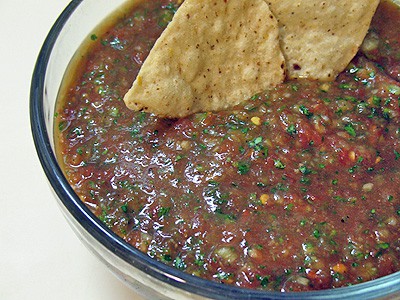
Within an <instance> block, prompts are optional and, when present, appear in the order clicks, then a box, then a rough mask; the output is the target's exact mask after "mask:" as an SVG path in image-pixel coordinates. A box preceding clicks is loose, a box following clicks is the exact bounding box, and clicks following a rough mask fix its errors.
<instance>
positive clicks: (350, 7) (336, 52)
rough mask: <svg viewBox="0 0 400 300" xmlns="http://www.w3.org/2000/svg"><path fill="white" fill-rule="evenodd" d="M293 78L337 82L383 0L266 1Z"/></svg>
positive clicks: (288, 71)
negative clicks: (380, 1)
mask: <svg viewBox="0 0 400 300" xmlns="http://www.w3.org/2000/svg"><path fill="white" fill-rule="evenodd" d="M266 2H267V3H268V5H269V6H270V9H271V11H272V13H273V14H274V15H275V17H276V18H277V19H278V23H279V30H280V33H279V34H280V40H281V49H282V51H283V54H284V56H285V60H286V68H287V74H288V77H289V78H310V79H318V80H333V79H335V77H336V76H337V74H339V73H340V72H341V71H343V70H344V69H345V68H346V66H347V65H348V64H349V62H350V61H351V59H352V58H353V57H354V55H355V54H356V53H357V51H358V48H359V47H360V45H361V43H362V41H363V39H364V37H365V35H366V34H367V31H368V28H369V25H370V22H371V19H372V17H373V15H374V13H375V10H376V8H377V6H378V4H379V0H335V1H321V0H299V1H293V0H266Z"/></svg>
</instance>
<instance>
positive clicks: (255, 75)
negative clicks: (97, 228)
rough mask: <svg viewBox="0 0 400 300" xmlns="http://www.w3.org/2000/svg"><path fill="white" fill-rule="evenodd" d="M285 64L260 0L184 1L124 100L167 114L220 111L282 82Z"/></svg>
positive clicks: (266, 9)
mask: <svg viewBox="0 0 400 300" xmlns="http://www.w3.org/2000/svg"><path fill="white" fill-rule="evenodd" d="M284 68H285V67H284V57H283V54H282V52H281V50H280V46H279V37H278V24H277V21H276V19H275V17H274V16H273V15H272V13H271V11H270V10H269V7H268V5H267V4H266V3H265V1H264V0H251V1H247V0H246V1H243V0H229V1H226V0H202V1H199V0H186V1H184V3H183V4H182V6H181V7H180V8H179V9H178V11H177V12H176V14H175V16H174V18H173V20H172V21H171V22H170V23H169V25H168V26H167V28H166V29H165V30H164V32H163V33H162V35H161V36H160V38H159V39H158V40H157V41H156V43H155V45H154V47H153V49H152V50H151V51H150V54H149V56H148V57H147V59H146V60H145V62H144V64H143V65H142V67H141V70H140V71H139V74H138V76H137V78H136V80H135V81H134V83H133V85H132V88H131V89H130V90H129V91H128V93H127V94H126V95H125V97H124V101H125V103H126V105H127V106H128V107H129V108H130V109H133V110H144V111H148V112H152V113H155V114H157V115H159V116H163V117H169V118H177V117H183V116H187V115H189V114H191V113H195V112H199V111H213V110H223V109H226V108H229V107H232V106H234V105H236V104H238V103H240V102H242V101H244V100H247V99H248V98H250V97H251V96H252V95H253V94H255V93H257V92H260V91H263V90H265V89H267V88H269V87H272V86H275V85H276V84H278V83H280V82H282V81H283V80H284Z"/></svg>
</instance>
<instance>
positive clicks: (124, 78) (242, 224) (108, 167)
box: [55, 0, 400, 291]
mask: <svg viewBox="0 0 400 300" xmlns="http://www.w3.org/2000/svg"><path fill="white" fill-rule="evenodd" d="M178 2H179V1H169V0H157V1H141V2H139V3H137V4H135V5H134V6H133V7H132V8H130V9H129V10H126V11H125V12H124V14H123V15H120V16H118V17H116V18H114V19H113V22H112V23H111V24H108V26H107V27H105V28H106V29H105V30H98V31H94V32H93V34H92V35H91V36H90V37H89V41H88V42H87V45H86V46H85V47H83V48H82V49H81V50H80V52H79V57H78V58H77V59H78V62H79V68H76V69H74V71H73V73H69V74H68V73H67V77H68V78H71V79H70V80H68V81H66V82H65V85H66V87H67V88H65V93H63V94H62V95H61V96H60V99H59V101H58V106H57V110H56V111H57V112H56V116H55V119H56V123H55V124H56V129H55V138H56V141H57V151H58V158H59V161H60V164H61V165H62V168H63V170H64V173H65V176H66V177H67V179H68V181H69V182H70V184H71V186H72V187H73V188H74V190H75V191H76V193H77V194H78V195H79V197H80V198H81V199H82V201H83V202H84V203H85V204H86V205H87V206H88V207H89V208H90V209H91V211H92V212H93V213H94V214H96V216H98V218H99V219H100V220H101V221H103V222H104V223H105V224H106V225H107V226H108V227H109V228H110V229H112V230H113V231H114V232H115V233H117V234H118V235H119V236H121V237H122V238H123V239H124V240H125V241H126V242H127V243H130V244H131V245H133V246H135V247H137V248H138V249H140V250H141V251H143V252H145V253H147V254H148V255H149V256H151V257H153V258H155V259H157V260H160V261H162V262H164V263H165V264H168V265H171V266H174V267H175V268H177V269H180V270H183V271H185V272H187V273H189V274H193V275H195V276H200V277H203V278H206V279H209V280H213V281H217V282H222V283H225V284H231V285H235V286H239V287H248V288H255V289H264V290H276V291H307V290H318V289H328V288H337V287H341V286H347V285H353V284H356V283H360V282H365V281H368V280H372V279H375V278H378V277H381V276H385V275H387V274H391V273H394V272H397V271H399V270H400V260H399V259H400V229H399V223H400V82H399V60H400V45H399V39H400V25H399V22H400V11H399V7H398V6H396V5H394V4H393V3H391V2H388V1H384V2H382V3H381V4H380V7H379V9H378V11H377V13H376V16H375V17H374V20H373V22H372V25H371V29H370V32H369V34H368V36H367V38H366V41H365V42H364V44H363V47H362V49H361V51H360V53H359V54H358V55H357V56H356V57H355V58H354V60H353V61H352V62H351V63H350V65H349V66H348V67H347V69H346V70H345V71H344V72H342V73H341V74H340V75H339V76H338V78H337V79H336V81H334V82H316V81H307V80H296V81H287V82H285V83H283V84H281V85H279V86H278V87H276V88H274V89H272V90H269V91H265V92H262V93H259V94H255V95H254V96H253V97H252V98H251V99H249V100H248V101H246V102H244V103H243V104H241V105H238V106H236V107H235V108H234V109H232V110H229V111H221V112H213V113H210V112H204V113H197V114H194V115H191V116H189V117H186V118H182V119H163V118H158V117H156V116H155V115H152V114H148V113H145V112H133V111H130V110H128V109H127V108H126V107H125V104H124V102H123V100H122V98H123V96H124V94H125V93H126V92H127V90H128V89H129V88H130V85H131V83H132V81H133V80H134V78H135V76H136V74H137V73H138V70H139V68H140V66H141V64H142V63H143V61H144V60H145V58H146V56H147V54H148V53H149V51H150V49H151V47H152V45H153V44H154V42H155V41H156V39H157V37H158V36H159V35H160V34H161V32H162V30H163V29H164V28H165V26H166V25H167V24H168V22H169V21H170V20H171V18H172V16H173V14H174V12H175V11H176V10H177V8H178V6H179V3H178ZM388 24H393V25H390V26H388ZM395 24H397V25H395ZM398 25H399V26H398ZM71 70H72V69H71ZM70 72H72V71H70Z"/></svg>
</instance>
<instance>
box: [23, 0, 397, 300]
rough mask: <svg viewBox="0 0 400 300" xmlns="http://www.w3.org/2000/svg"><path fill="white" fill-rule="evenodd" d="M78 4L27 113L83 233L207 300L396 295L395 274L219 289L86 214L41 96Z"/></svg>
mask: <svg viewBox="0 0 400 300" xmlns="http://www.w3.org/2000/svg"><path fill="white" fill-rule="evenodd" d="M82 2H83V0H73V1H71V2H70V3H69V5H68V6H67V7H66V8H65V9H64V11H63V12H62V13H61V15H60V16H59V17H58V19H57V20H56V22H55V23H54V25H53V26H52V28H51V29H50V31H49V33H48V35H47V37H46V39H45V41H44V43H43V46H42V48H41V50H40V52H39V55H38V58H37V61H36V65H35V69H34V72H33V75H32V81H31V90H30V104H29V105H30V107H29V113H30V123H31V132H32V136H33V140H34V144H35V147H36V152H37V155H38V157H39V160H40V163H41V165H42V168H43V170H44V172H45V174H46V177H47V179H48V181H49V183H50V185H51V187H52V189H53V190H54V192H55V193H56V195H57V196H58V198H59V199H60V201H61V203H62V205H64V206H65V208H66V209H67V210H68V212H69V213H70V214H71V215H72V216H73V218H75V220H76V221H77V222H78V223H79V224H80V225H81V226H82V228H83V229H84V230H85V231H86V232H87V233H89V234H90V235H91V236H93V237H94V238H95V239H96V240H97V241H98V242H100V243H101V244H102V245H103V246H104V247H106V248H107V249H108V250H109V251H111V252H112V253H114V254H115V255H116V256H118V257H119V258H121V259H122V260H124V261H125V262H127V263H129V264H131V265H132V266H133V267H135V268H137V269H139V270H141V271H143V272H145V273H147V274H149V275H150V276H153V277H154V278H157V279H158V280H161V281H163V282H165V283H168V284H170V285H171V286H174V287H177V288H179V289H182V290H185V291H187V292H190V293H193V294H196V295H199V296H203V297H206V298H211V299H338V298H342V297H344V298H347V299H373V298H380V297H384V296H386V295H389V294H391V293H395V292H397V293H399V291H400V272H397V273H394V274H391V275H388V276H385V277H382V278H379V279H375V280H372V281H369V282H365V283H360V284H357V285H353V286H349V287H343V288H337V289H329V290H321V291H314V292H299V293H280V292H268V291H260V290H250V289H244V288H239V287H235V286H230V285H223V284H219V283H216V282H212V281H208V280H205V279H202V278H199V277H195V276H191V275H190V274H187V273H184V272H182V271H180V270H177V269H175V268H173V267H170V266H167V265H165V264H163V263H161V262H159V261H156V260H155V259H152V258H150V257H149V256H147V255H146V254H144V253H142V252H141V251H139V250H137V249H136V248H134V247H133V246H131V245H129V244H127V243H126V242H125V241H124V240H123V239H121V238H120V237H119V236H117V235H116V234H115V233H114V232H112V231H111V230H109V229H108V228H107V227H106V226H105V225H104V224H103V223H102V222H101V221H100V220H99V219H98V218H97V217H96V216H95V215H94V214H93V213H92V212H90V210H89V209H88V208H87V207H86V206H85V204H84V203H83V202H82V201H81V200H80V199H79V197H78V196H77V195H76V193H75V192H74V191H73V189H72V187H71V186H70V185H69V184H68V181H67V180H66V178H65V177H64V175H63V173H62V170H61V169H60V167H59V165H58V162H57V159H56V157H55V154H54V151H53V149H52V146H51V142H50V138H49V136H52V132H51V133H50V135H49V132H48V130H47V127H46V120H45V111H44V110H45V108H44V103H43V96H44V93H45V75H46V71H47V67H48V62H49V59H50V55H51V52H52V50H53V48H54V45H55V43H56V41H57V39H58V37H59V34H60V32H61V31H62V30H63V28H64V25H65V24H66V23H67V22H68V19H69V17H70V16H71V15H72V14H73V13H74V11H75V9H76V8H77V7H78V6H79V5H80V4H81V3H82Z"/></svg>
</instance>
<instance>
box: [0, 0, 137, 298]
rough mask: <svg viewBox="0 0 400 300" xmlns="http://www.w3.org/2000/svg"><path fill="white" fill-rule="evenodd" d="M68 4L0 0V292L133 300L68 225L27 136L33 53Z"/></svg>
mask: <svg viewBox="0 0 400 300" xmlns="http://www.w3.org/2000/svg"><path fill="white" fill-rule="evenodd" d="M110 1H112V0H110ZM68 3H69V1H68V0H0V28H1V31H2V32H1V34H0V61H1V63H0V88H1V89H0V101H1V102H0V104H1V105H0V122H1V123H0V172H1V173H0V176H1V177H0V179H1V181H0V205H1V206H0V299H2V300H14V299H15V300H17V299H18V300H21V299H34V300H36V299H41V300H42V299H57V300H63V299H74V300H80V299H85V300H86V299H96V300H102V299H116V300H119V299H134V300H138V299H142V298H141V297H139V296H138V295H136V294H135V293H134V292H132V291H131V290H129V289H128V288H127V287H125V286H124V285H123V284H122V283H121V282H120V281H119V280H118V279H116V278H115V277H114V275H112V274H111V273H110V272H109V270H108V269H107V268H106V267H105V266H104V265H103V264H102V263H100V262H99V261H97V259H96V258H95V257H94V256H93V255H92V254H91V253H90V252H89V251H88V250H87V249H86V248H85V247H84V246H83V245H82V244H81V243H80V241H79V240H78V238H77V237H76V236H75V235H74V233H73V232H72V230H71V229H70V227H69V225H68V224H67V222H66V220H65V219H64V217H63V215H62V214H61V211H60V209H59V207H58V204H57V203H56V201H55V199H54V198H53V195H52V193H51V192H50V188H49V186H48V185H47V181H46V178H45V176H44V173H43V172H42V169H41V166H40V164H39V160H38V159H37V155H36V152H35V149H34V145H33V141H32V137H31V131H30V124H29V112H28V106H29V88H30V80H31V75H32V72H33V68H34V64H35V60H36V58H37V55H38V53H39V50H40V47H41V45H42V43H43V41H44V39H45V37H46V35H47V33H48V31H49V30H50V27H51V26H52V24H53V23H54V21H55V20H56V18H57V17H58V15H59V14H60V13H61V12H62V10H63V9H64V8H65V7H66V6H67V4H68Z"/></svg>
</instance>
